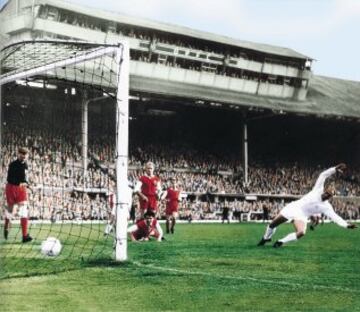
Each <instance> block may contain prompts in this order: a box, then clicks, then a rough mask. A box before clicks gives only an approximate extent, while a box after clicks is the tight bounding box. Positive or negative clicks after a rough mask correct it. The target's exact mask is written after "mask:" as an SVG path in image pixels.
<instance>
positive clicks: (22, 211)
mask: <svg viewBox="0 0 360 312" xmlns="http://www.w3.org/2000/svg"><path fill="white" fill-rule="evenodd" d="M19 215H20V225H21V231H22V242H23V243H28V242H31V241H32V240H33V239H32V237H31V236H30V234H29V233H28V224H29V219H28V208H27V204H26V203H23V204H21V205H19Z"/></svg>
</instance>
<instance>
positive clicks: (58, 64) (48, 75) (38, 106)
mask: <svg viewBox="0 0 360 312" xmlns="http://www.w3.org/2000/svg"><path fill="white" fill-rule="evenodd" d="M0 59H1V67H0V68H1V72H0V74H1V75H0V85H1V106H0V107H1V111H0V113H1V131H0V148H1V168H0V170H1V182H2V185H6V179H7V172H8V166H9V164H10V162H12V161H13V160H15V159H16V158H17V151H18V148H19V147H26V148H27V149H28V150H29V153H28V159H27V160H26V161H27V164H28V170H27V181H28V182H29V185H30V186H31V190H30V189H28V191H27V194H28V205H27V206H28V209H27V212H26V217H27V218H28V219H29V223H28V232H29V235H31V237H32V238H33V240H32V241H31V242H27V243H23V242H22V234H23V227H22V224H21V222H20V219H21V218H22V217H24V216H23V212H21V211H19V210H21V209H17V205H15V206H14V210H13V213H12V214H11V215H8V218H9V219H11V220H10V221H11V226H10V228H9V231H8V237H7V239H5V237H4V235H3V234H5V230H6V228H5V226H4V224H5V218H7V215H6V209H5V207H6V205H7V199H6V196H5V191H4V190H1V193H0V194H1V195H0V196H1V197H0V199H1V205H2V209H1V210H2V214H1V216H2V221H1V232H0V262H1V269H0V277H2V276H9V275H10V276H11V275H16V274H28V273H29V272H30V273H31V272H33V271H34V270H35V271H38V272H41V273H43V272H44V270H47V268H48V269H49V270H51V271H52V270H54V269H56V268H61V267H62V266H59V265H58V261H62V260H63V261H65V263H67V265H64V266H63V268H69V265H70V264H71V263H73V264H74V265H78V264H79V259H81V260H82V262H81V263H82V264H84V263H85V264H86V263H93V261H96V260H97V259H101V260H104V259H114V258H115V259H116V260H118V261H123V260H126V259H127V239H126V228H127V216H128V209H129V207H128V206H129V200H128V191H127V189H128V180H127V163H128V159H127V157H128V89H129V74H128V71H129V52H128V47H127V44H126V43H120V44H118V45H99V44H92V43H84V42H76V41H62V40H56V41H55V40H51V41H49V40H41V41H39V40H36V41H23V42H17V43H13V44H9V45H7V46H5V47H4V48H3V49H2V50H1V54H0ZM113 198H114V199H116V200H114V199H113ZM112 216H113V217H112ZM114 216H115V217H116V218H115V220H116V221H115V223H116V224H113V225H112V226H111V227H110V228H109V227H107V233H104V229H105V228H106V225H107V223H109V222H110V221H111V219H112V218H114ZM111 228H112V231H110V230H111ZM115 229H116V230H115ZM48 237H54V238H57V239H58V240H60V242H61V244H62V250H61V253H60V254H59V255H58V256H57V257H56V260H57V261H50V259H51V257H50V256H48V255H46V254H44V252H43V253H42V252H41V243H42V242H43V241H44V240H46V239H47V238H48ZM52 258H54V257H52ZM104 261H105V260H104ZM54 262H57V265H55V264H54ZM37 264H38V269H37V270H36V269H35V267H36V265H37Z"/></svg>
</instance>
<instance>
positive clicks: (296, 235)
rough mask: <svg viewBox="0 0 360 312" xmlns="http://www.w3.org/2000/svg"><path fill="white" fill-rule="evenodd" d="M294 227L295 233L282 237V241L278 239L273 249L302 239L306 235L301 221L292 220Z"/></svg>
mask: <svg viewBox="0 0 360 312" xmlns="http://www.w3.org/2000/svg"><path fill="white" fill-rule="evenodd" d="M294 227H295V230H296V232H293V233H290V234H288V235H286V236H285V237H283V238H282V239H279V240H278V241H276V242H275V244H274V245H273V247H274V248H279V247H281V246H282V245H283V244H287V243H290V242H293V241H296V240H298V239H299V238H301V237H303V236H304V235H305V233H306V222H304V221H302V220H294Z"/></svg>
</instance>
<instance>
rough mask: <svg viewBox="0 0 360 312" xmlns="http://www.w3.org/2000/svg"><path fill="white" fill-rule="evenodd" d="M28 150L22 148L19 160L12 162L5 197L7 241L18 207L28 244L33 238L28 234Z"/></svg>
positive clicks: (23, 238) (24, 240)
mask: <svg viewBox="0 0 360 312" xmlns="http://www.w3.org/2000/svg"><path fill="white" fill-rule="evenodd" d="M27 155H28V149H27V148H24V147H20V148H19V149H18V156H17V159H16V160H14V161H12V162H11V163H10V165H9V169H8V175H7V184H6V187H5V195H6V201H7V207H6V210H5V226H4V238H5V239H7V238H8V235H9V229H10V224H11V220H12V219H13V218H14V214H15V211H14V207H15V206H17V208H18V214H19V216H20V224H21V230H22V242H23V243H27V242H30V241H32V237H31V236H30V235H29V234H28V214H29V211H28V207H27V191H26V188H27V187H29V183H28V181H27V180H26V170H27V169H28V165H27V163H26V157H27Z"/></svg>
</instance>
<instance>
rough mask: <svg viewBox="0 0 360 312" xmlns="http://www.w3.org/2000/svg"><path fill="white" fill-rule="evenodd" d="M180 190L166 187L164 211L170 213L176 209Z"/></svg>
mask: <svg viewBox="0 0 360 312" xmlns="http://www.w3.org/2000/svg"><path fill="white" fill-rule="evenodd" d="M179 196H180V191H178V190H174V189H172V188H171V187H169V188H168V189H167V194H166V197H165V198H166V213H167V214H171V213H173V212H177V211H178V207H179Z"/></svg>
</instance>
